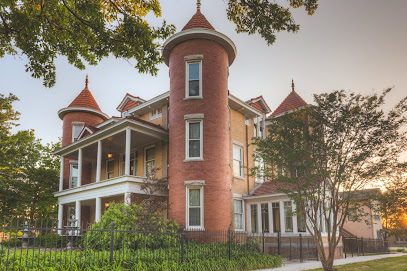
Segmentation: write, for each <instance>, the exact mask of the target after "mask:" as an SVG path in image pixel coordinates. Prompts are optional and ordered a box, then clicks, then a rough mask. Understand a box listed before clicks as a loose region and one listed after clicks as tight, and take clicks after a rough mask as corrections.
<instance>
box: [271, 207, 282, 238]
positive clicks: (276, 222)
mask: <svg viewBox="0 0 407 271" xmlns="http://www.w3.org/2000/svg"><path fill="white" fill-rule="evenodd" d="M271 207H272V209H273V231H274V232H280V231H281V227H280V203H278V202H273V203H272V204H271Z"/></svg>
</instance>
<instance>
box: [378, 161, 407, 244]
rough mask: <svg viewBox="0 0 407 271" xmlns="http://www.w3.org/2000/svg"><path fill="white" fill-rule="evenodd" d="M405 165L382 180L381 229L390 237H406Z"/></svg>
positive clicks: (406, 189) (406, 185) (406, 176)
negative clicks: (386, 230) (385, 230)
mask: <svg viewBox="0 0 407 271" xmlns="http://www.w3.org/2000/svg"><path fill="white" fill-rule="evenodd" d="M406 172H407V163H404V164H401V165H400V166H399V167H398V168H397V169H396V170H394V171H392V172H389V173H388V174H387V176H386V178H385V179H384V180H383V186H384V187H385V189H386V190H385V192H384V193H382V195H381V196H380V197H379V202H380V207H381V208H380V209H381V215H382V221H383V227H384V228H386V229H389V230H390V234H391V235H395V236H400V237H407V213H406V210H407V175H406Z"/></svg>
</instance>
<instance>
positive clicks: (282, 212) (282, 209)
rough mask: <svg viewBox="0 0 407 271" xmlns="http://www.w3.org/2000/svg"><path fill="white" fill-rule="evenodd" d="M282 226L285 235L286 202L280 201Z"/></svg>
mask: <svg viewBox="0 0 407 271" xmlns="http://www.w3.org/2000/svg"><path fill="white" fill-rule="evenodd" d="M280 226H281V233H285V213H284V201H280Z"/></svg>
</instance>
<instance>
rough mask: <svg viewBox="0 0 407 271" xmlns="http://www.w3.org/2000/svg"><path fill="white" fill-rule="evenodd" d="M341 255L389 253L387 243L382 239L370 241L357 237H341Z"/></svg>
mask: <svg viewBox="0 0 407 271" xmlns="http://www.w3.org/2000/svg"><path fill="white" fill-rule="evenodd" d="M342 240H343V253H344V254H345V258H346V257H348V256H352V257H353V256H354V255H356V256H360V255H363V256H364V255H365V254H377V253H389V252H390V251H389V241H388V240H384V239H370V238H363V237H362V238H358V237H342Z"/></svg>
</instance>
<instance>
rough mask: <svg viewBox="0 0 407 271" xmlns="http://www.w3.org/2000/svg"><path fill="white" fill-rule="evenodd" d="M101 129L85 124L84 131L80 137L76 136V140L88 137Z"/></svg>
mask: <svg viewBox="0 0 407 271" xmlns="http://www.w3.org/2000/svg"><path fill="white" fill-rule="evenodd" d="M97 131H99V129H98V128H96V127H93V126H90V125H85V126H84V127H83V129H82V131H81V132H80V133H79V135H78V137H77V138H76V141H78V140H79V139H81V138H83V137H86V136H88V135H91V134H93V133H94V132H97Z"/></svg>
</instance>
